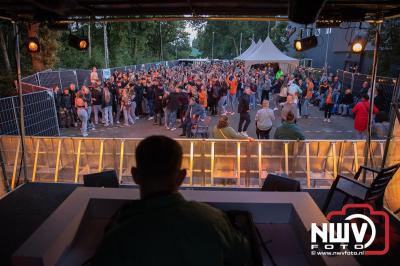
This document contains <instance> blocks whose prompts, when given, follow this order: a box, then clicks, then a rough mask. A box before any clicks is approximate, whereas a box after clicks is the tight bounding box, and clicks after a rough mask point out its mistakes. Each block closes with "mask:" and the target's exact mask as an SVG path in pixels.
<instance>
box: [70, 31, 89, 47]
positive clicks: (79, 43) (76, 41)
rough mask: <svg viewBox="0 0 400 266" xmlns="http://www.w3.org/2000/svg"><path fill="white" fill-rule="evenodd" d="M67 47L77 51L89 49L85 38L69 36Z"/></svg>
mask: <svg viewBox="0 0 400 266" xmlns="http://www.w3.org/2000/svg"><path fill="white" fill-rule="evenodd" d="M69 45H71V46H72V47H74V48H75V49H78V50H86V49H87V48H88V47H89V41H88V39H87V38H81V37H78V36H75V35H72V34H71V35H69Z"/></svg>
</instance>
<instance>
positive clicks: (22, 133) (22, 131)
mask: <svg viewBox="0 0 400 266" xmlns="http://www.w3.org/2000/svg"><path fill="white" fill-rule="evenodd" d="M13 27H14V36H15V59H16V61H17V62H16V63H17V78H18V91H19V92H18V96H19V97H18V99H19V115H20V125H19V129H20V130H19V133H20V137H21V153H22V170H23V173H24V182H28V175H27V173H28V171H27V169H26V154H25V121H24V101H23V99H22V84H21V54H20V51H19V33H18V25H17V23H16V22H14V23H13Z"/></svg>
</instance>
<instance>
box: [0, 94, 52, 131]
mask: <svg viewBox="0 0 400 266" xmlns="http://www.w3.org/2000/svg"><path fill="white" fill-rule="evenodd" d="M22 99H23V103H24V125H25V133H26V135H28V136H58V135H59V128H58V120H57V113H56V110H55V107H54V98H53V93H52V92H50V91H39V92H33V93H27V94H24V95H23V96H22ZM0 117H1V121H0V125H1V127H0V130H1V131H0V133H1V134H2V135H18V134H19V126H18V125H19V123H20V122H19V121H20V110H19V99H18V96H13V97H8V98H3V99H0Z"/></svg>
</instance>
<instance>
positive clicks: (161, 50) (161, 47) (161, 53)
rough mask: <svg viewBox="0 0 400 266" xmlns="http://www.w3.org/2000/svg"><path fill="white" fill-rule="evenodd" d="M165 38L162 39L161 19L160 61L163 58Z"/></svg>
mask: <svg viewBox="0 0 400 266" xmlns="http://www.w3.org/2000/svg"><path fill="white" fill-rule="evenodd" d="M163 57H164V55H163V40H162V32H161V21H160V61H162V60H163Z"/></svg>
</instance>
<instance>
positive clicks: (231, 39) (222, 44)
mask: <svg viewBox="0 0 400 266" xmlns="http://www.w3.org/2000/svg"><path fill="white" fill-rule="evenodd" d="M191 23H192V27H193V28H196V29H197V30H198V36H197V38H196V39H195V40H193V43H192V45H193V47H195V48H197V49H199V50H200V52H202V54H203V57H208V58H211V57H212V43H213V41H212V40H213V32H214V58H219V59H231V58H234V57H236V56H238V55H239V54H240V34H242V47H241V48H242V52H244V51H245V50H246V49H247V47H249V46H250V44H251V39H252V38H253V37H254V40H255V41H256V42H257V41H258V39H262V40H265V38H266V37H267V36H268V29H269V36H270V38H271V40H272V42H273V43H274V44H275V45H276V46H277V47H278V48H279V49H280V50H282V51H288V45H289V41H288V39H287V38H286V26H287V23H286V22H276V23H275V22H267V21H207V22H204V21H194V22H191Z"/></svg>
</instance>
